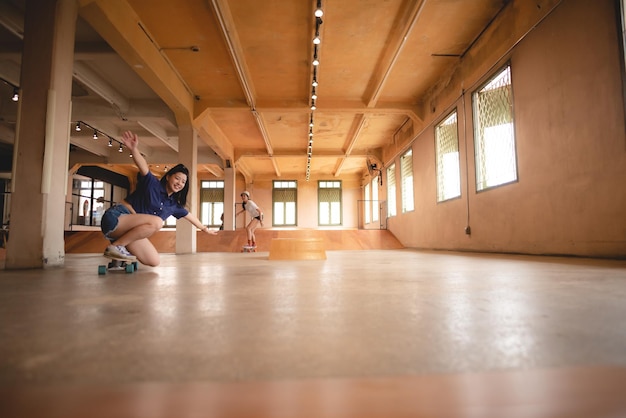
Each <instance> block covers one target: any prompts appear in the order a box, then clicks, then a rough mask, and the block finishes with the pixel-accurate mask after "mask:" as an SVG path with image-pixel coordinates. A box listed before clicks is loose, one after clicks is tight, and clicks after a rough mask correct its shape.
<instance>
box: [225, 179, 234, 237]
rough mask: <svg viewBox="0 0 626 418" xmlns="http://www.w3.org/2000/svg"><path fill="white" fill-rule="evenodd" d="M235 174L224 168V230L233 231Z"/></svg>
mask: <svg viewBox="0 0 626 418" xmlns="http://www.w3.org/2000/svg"><path fill="white" fill-rule="evenodd" d="M236 175H237V172H236V171H235V169H234V168H232V167H226V168H224V230H225V231H234V230H235V201H236V199H237V196H235V180H236Z"/></svg>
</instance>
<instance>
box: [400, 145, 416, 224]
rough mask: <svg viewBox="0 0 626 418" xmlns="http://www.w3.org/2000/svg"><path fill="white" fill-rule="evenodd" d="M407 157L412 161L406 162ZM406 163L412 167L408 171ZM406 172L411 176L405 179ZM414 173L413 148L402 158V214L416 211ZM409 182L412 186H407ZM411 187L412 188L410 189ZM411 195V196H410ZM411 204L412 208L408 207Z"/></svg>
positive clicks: (403, 154)
mask: <svg viewBox="0 0 626 418" xmlns="http://www.w3.org/2000/svg"><path fill="white" fill-rule="evenodd" d="M407 155H410V159H406V160H404V158H407ZM404 161H409V162H410V163H411V166H410V168H409V169H407V168H406V167H405V166H404V165H403V162H404ZM405 172H409V173H410V176H408V177H405V174H406V173H405ZM413 177H414V173H413V148H409V149H408V150H406V151H405V152H404V153H402V155H401V156H400V193H401V199H402V202H401V205H402V208H401V210H402V213H409V212H413V211H414V210H415V190H414V187H415V184H414V181H413ZM407 180H410V183H411V184H410V185H408V184H407ZM409 186H410V187H409ZM409 194H410V196H408V195H409ZM408 202H410V203H411V207H410V208H409V207H407V206H406V203H408Z"/></svg>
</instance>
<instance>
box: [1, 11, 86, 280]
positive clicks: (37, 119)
mask: <svg viewBox="0 0 626 418" xmlns="http://www.w3.org/2000/svg"><path fill="white" fill-rule="evenodd" d="M77 7H78V6H77V2H76V1H75V0H50V1H43V2H42V1H26V9H25V17H24V49H23V56H22V70H21V76H20V85H21V92H20V103H19V110H18V117H17V128H16V136H15V145H14V157H13V173H12V179H13V180H12V186H13V189H12V196H11V240H10V241H9V243H8V248H7V255H6V268H7V269H19V268H42V267H48V266H62V265H63V264H64V260H65V249H64V247H65V245H64V242H65V241H64V235H63V234H64V231H63V230H64V228H63V219H64V216H65V193H66V190H67V181H66V178H67V177H66V176H67V170H68V156H69V138H70V135H69V122H70V118H71V90H72V68H73V61H74V33H75V28H76V18H77V15H78V9H77Z"/></svg>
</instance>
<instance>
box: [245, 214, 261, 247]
mask: <svg viewBox="0 0 626 418" xmlns="http://www.w3.org/2000/svg"><path fill="white" fill-rule="evenodd" d="M258 227H259V220H258V219H257V218H252V220H251V221H250V222H248V226H246V232H247V233H248V242H250V243H252V245H256V236H255V235H254V231H255V230H256V229H257V228H258Z"/></svg>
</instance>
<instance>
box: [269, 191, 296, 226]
mask: <svg viewBox="0 0 626 418" xmlns="http://www.w3.org/2000/svg"><path fill="white" fill-rule="evenodd" d="M273 185H274V188H273V190H272V202H273V205H274V210H273V211H272V224H273V225H274V226H296V198H297V192H298V188H297V183H296V182H295V181H274V183H273Z"/></svg>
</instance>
